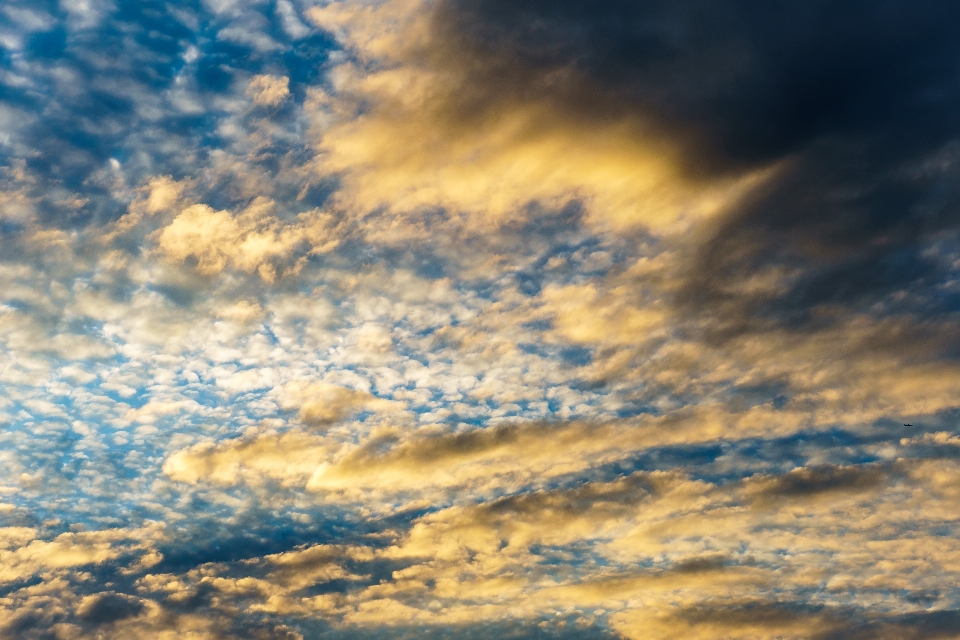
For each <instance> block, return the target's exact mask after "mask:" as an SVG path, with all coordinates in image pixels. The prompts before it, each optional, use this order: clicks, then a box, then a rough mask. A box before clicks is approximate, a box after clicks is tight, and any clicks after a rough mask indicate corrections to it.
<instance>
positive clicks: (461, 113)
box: [308, 1, 756, 237]
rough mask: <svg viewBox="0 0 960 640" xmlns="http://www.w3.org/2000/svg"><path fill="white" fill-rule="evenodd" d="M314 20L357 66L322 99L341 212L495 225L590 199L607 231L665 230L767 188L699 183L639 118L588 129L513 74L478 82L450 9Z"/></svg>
mask: <svg viewBox="0 0 960 640" xmlns="http://www.w3.org/2000/svg"><path fill="white" fill-rule="evenodd" d="M308 15H309V17H310V18H311V20H313V22H314V23H315V24H317V25H318V26H319V27H321V28H324V29H326V30H328V31H331V32H332V33H334V34H336V35H337V37H338V38H339V39H340V40H341V41H342V42H343V43H344V45H345V46H346V47H347V48H348V50H350V51H351V53H352V54H353V56H355V58H356V60H357V63H353V62H346V63H344V64H342V65H340V66H339V67H337V68H336V69H335V70H334V71H332V72H331V78H332V81H333V92H332V93H321V92H315V93H314V94H313V98H312V103H311V109H312V110H313V111H314V112H316V113H317V114H318V115H317V117H318V118H324V119H326V120H328V121H330V120H332V126H329V125H328V126H326V127H324V128H323V129H322V130H319V131H318V138H319V140H318V150H319V151H320V153H321V156H320V168H322V169H323V170H325V171H329V172H334V173H337V174H340V175H342V178H341V179H342V183H343V187H344V188H343V189H342V191H341V192H340V193H338V195H337V198H338V202H339V203H340V204H341V206H344V207H349V208H350V209H352V210H355V211H357V212H358V213H359V214H361V215H364V214H366V213H367V212H369V211H374V210H378V209H386V210H388V211H390V212H391V213H394V214H395V215H396V217H397V218H399V219H400V220H403V219H404V218H403V216H405V215H407V214H410V213H413V214H416V213H417V212H418V211H419V210H424V209H430V208H434V207H444V208H447V209H449V210H450V212H451V214H452V215H454V216H457V215H461V214H463V215H467V216H469V217H468V219H467V224H468V225H469V226H472V227H476V228H484V227H486V226H489V225H490V224H497V223H498V222H503V221H505V220H509V219H512V218H514V217H516V216H518V215H523V214H522V212H523V210H524V208H525V207H526V206H528V205H530V204H540V205H541V206H544V207H547V208H562V207H563V206H564V205H566V204H568V203H570V202H574V201H582V202H584V203H586V205H587V209H588V212H589V216H590V219H591V220H593V221H595V222H596V223H597V224H598V225H600V226H607V227H611V226H612V227H614V228H623V227H630V226H632V225H646V226H650V227H654V228H657V229H663V228H665V227H670V226H671V225H675V224H676V223H677V222H678V221H681V220H686V219H696V218H698V217H701V216H704V215H711V214H714V213H716V212H717V211H719V210H722V209H723V208H724V207H725V206H726V205H728V204H729V203H730V202H732V201H734V200H735V199H736V198H737V197H738V195H739V194H740V193H742V192H743V190H744V189H745V188H747V187H748V186H749V185H750V184H751V183H752V182H753V181H755V180H756V177H755V176H754V175H752V174H750V175H744V176H737V177H733V178H729V179H728V178H724V179H720V180H716V181H711V182H707V183H705V182H703V181H699V180H696V179H692V178H688V177H687V176H684V174H683V172H682V171H681V170H680V169H679V167H678V166H677V164H676V158H675V153H674V150H673V149H672V147H671V144H670V143H669V141H667V140H664V139H663V138H662V137H660V136H658V135H656V134H655V133H654V131H653V127H650V126H648V125H647V124H646V123H644V122H642V121H640V120H638V119H637V118H635V117H632V116H631V115H630V114H620V115H618V116H613V117H610V118H605V119H602V120H601V119H596V120H590V119H583V118H577V117H575V114H573V113H570V112H568V111H566V110H565V109H564V108H563V106H562V105H563V104H564V103H563V102H562V101H561V100H551V98H552V97H554V96H552V95H551V92H550V91H549V89H547V91H546V92H545V93H543V94H538V93H537V92H536V91H535V90H529V91H526V92H524V93H523V95H518V93H517V92H515V91H514V88H515V87H514V85H513V84H512V83H513V82H514V81H515V80H516V79H515V78H513V77H511V74H510V73H509V70H508V72H507V73H506V74H504V75H500V76H499V77H498V79H497V81H496V86H494V83H493V82H492V81H491V79H490V78H479V79H478V78H474V77H471V73H470V69H471V67H470V63H469V61H468V58H467V57H465V54H466V50H458V49H456V47H454V46H451V43H450V42H447V41H446V38H447V37H448V35H447V34H446V33H445V32H444V30H443V28H442V27H443V25H442V24H441V22H442V16H443V15H444V7H443V5H442V4H441V5H438V6H437V8H436V9H434V8H432V6H431V5H430V4H427V3H419V2H404V1H396V2H387V3H383V4H380V5H375V6H365V5H352V4H349V3H332V4H328V5H325V6H323V7H315V8H313V9H311V10H310V12H309V13H308ZM438 27H440V28H438ZM449 37H450V38H451V40H453V39H455V38H456V36H449ZM461 41H463V42H464V44H467V45H468V46H469V40H463V39H462V38H461ZM474 60H476V61H477V62H478V63H479V64H480V65H485V64H488V63H489V62H490V60H489V57H484V56H481V57H478V58H474ZM497 71H499V70H497ZM494 73H496V72H494ZM514 75H515V74H514ZM555 80H556V82H557V83H563V82H564V75H563V74H562V73H558V74H557V75H556V76H555ZM498 87H499V88H498ZM355 105H356V106H355ZM359 105H363V110H362V111H360V110H358V106H359ZM321 114H322V115H321ZM388 228H390V227H388ZM401 228H402V227H401ZM397 230H398V229H397V228H395V227H394V232H396V231H397ZM385 232H386V230H384V231H381V232H380V233H381V234H383V233H385ZM408 233H409V232H408ZM375 237H382V235H380V236H375Z"/></svg>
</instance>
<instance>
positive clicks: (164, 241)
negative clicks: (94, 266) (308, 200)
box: [156, 198, 340, 282]
mask: <svg viewBox="0 0 960 640" xmlns="http://www.w3.org/2000/svg"><path fill="white" fill-rule="evenodd" d="M273 207H274V203H273V202H272V201H270V200H268V199H265V198H258V199H257V200H255V201H254V202H253V203H251V204H250V206H249V207H247V208H246V209H245V210H243V211H242V212H240V213H239V214H238V215H232V214H230V213H229V212H227V211H214V210H213V209H211V208H210V207H208V206H206V205H202V204H197V205H193V206H190V207H187V208H186V209H184V210H183V211H182V212H181V213H180V214H179V215H178V216H177V217H176V218H174V219H173V222H171V223H170V224H169V225H168V226H166V227H164V228H163V229H162V230H160V231H159V232H157V234H156V240H157V247H158V250H159V251H160V253H161V255H163V256H164V257H165V258H166V259H167V260H170V261H173V262H180V263H182V262H184V261H186V260H192V261H194V263H195V265H196V269H197V271H198V272H200V273H202V274H206V275H212V274H216V273H220V272H221V271H223V270H224V269H226V268H228V267H232V268H236V269H239V270H241V271H246V272H256V273H257V274H259V275H260V277H261V278H263V279H264V280H266V281H268V282H271V281H273V280H274V279H275V278H276V277H277V271H278V268H277V263H278V262H280V263H282V261H284V260H286V259H288V258H289V257H292V256H293V255H294V254H295V252H296V251H297V249H299V248H300V247H301V246H305V247H306V250H305V251H303V254H304V255H316V254H321V253H325V252H327V251H330V250H331V249H332V248H334V247H336V245H337V244H338V242H339V241H340V239H339V238H338V237H337V236H336V231H335V227H336V224H335V221H334V219H333V218H332V216H330V215H329V214H323V213H320V212H311V213H304V214H300V215H299V216H298V220H297V222H296V223H294V224H289V225H283V224H282V223H280V222H279V221H278V220H277V218H276V217H274V216H273V215H272V214H273ZM293 268H294V269H295V268H296V267H295V266H294V267H293Z"/></svg>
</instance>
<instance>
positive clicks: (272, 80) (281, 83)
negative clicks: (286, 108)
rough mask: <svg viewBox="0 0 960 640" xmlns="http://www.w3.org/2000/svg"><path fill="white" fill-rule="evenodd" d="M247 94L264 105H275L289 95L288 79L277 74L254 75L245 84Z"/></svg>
mask: <svg viewBox="0 0 960 640" xmlns="http://www.w3.org/2000/svg"><path fill="white" fill-rule="evenodd" d="M247 95H248V96H250V97H251V98H253V101H254V102H256V103H257V104H259V105H261V106H264V107H276V106H279V105H280V104H282V103H283V102H284V101H286V100H287V99H288V98H289V97H290V79H289V78H283V77H278V76H269V75H260V76H254V77H253V79H252V80H250V84H248V85H247Z"/></svg>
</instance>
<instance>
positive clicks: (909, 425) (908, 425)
mask: <svg viewBox="0 0 960 640" xmlns="http://www.w3.org/2000/svg"><path fill="white" fill-rule="evenodd" d="M903 426H905V427H912V426H913V425H912V424H905V425H903Z"/></svg>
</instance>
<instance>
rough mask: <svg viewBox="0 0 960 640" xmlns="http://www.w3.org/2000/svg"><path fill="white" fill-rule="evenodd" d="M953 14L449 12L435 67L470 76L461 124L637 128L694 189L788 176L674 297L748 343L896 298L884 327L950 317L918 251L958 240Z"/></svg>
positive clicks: (958, 50)
mask: <svg viewBox="0 0 960 640" xmlns="http://www.w3.org/2000/svg"><path fill="white" fill-rule="evenodd" d="M958 18H960V8H958V7H957V6H956V5H955V4H954V3H948V2H925V3H913V2H906V1H901V0H894V1H888V2H880V3H868V2H849V3H840V4H838V3H832V2H825V1H815V2H807V3H800V4H798V3H790V2H754V1H750V0H739V1H728V2H709V1H703V0H694V1H683V2H627V1H614V2H606V3H600V4H597V3H587V2H578V1H568V2H542V1H536V0H528V1H520V2H506V1H500V0H447V1H445V2H442V3H441V4H440V5H439V7H438V8H437V9H436V11H435V14H434V16H433V23H432V24H433V29H434V35H435V40H434V43H433V45H432V47H433V48H432V49H428V50H427V53H426V56H427V57H428V58H429V56H437V58H436V59H438V60H439V59H441V58H442V59H443V60H444V63H443V64H444V68H445V70H447V71H448V72H452V73H453V74H455V75H456V76H457V77H458V78H459V80H458V83H459V84H457V89H458V91H456V92H451V95H450V97H449V100H448V102H449V105H448V109H447V111H448V114H449V117H450V118H451V119H452V121H453V122H455V123H461V124H462V123H464V122H470V121H473V120H481V119H483V118H484V117H486V116H488V115H490V114H491V113H495V112H496V111H497V110H500V109H509V108H511V106H512V105H516V104H523V103H541V102H544V101H546V102H550V103H552V104H553V105H554V107H555V109H556V111H557V112H558V113H560V114H562V115H561V116H560V117H562V118H568V119H570V121H571V122H573V123H577V122H580V123H588V122H602V121H607V122H608V121H622V122H633V123H635V124H636V126H637V127H638V130H639V131H641V135H643V136H645V137H647V138H653V139H657V138H659V139H661V140H665V141H666V142H667V143H668V144H669V145H671V146H673V147H675V148H678V149H679V154H680V163H681V165H682V166H683V167H685V170H686V171H687V172H688V173H689V174H690V175H692V176H699V177H709V176H718V175H725V174H728V173H730V172H738V171H743V170H748V169H751V168H757V167H761V166H770V164H771V163H778V164H777V166H778V169H777V170H776V172H775V173H774V175H773V177H772V178H770V179H769V180H768V181H767V182H766V183H765V184H764V186H763V187H762V188H761V189H760V190H758V191H757V192H755V193H754V194H752V195H751V197H749V198H748V199H747V200H746V201H745V202H743V203H741V204H740V205H739V206H738V207H737V208H736V210H735V211H732V212H730V213H729V214H728V215H727V216H726V217H724V218H723V219H721V220H720V221H719V222H718V223H717V225H716V226H715V228H714V229H713V231H712V233H711V234H710V237H709V238H707V239H706V241H705V242H703V243H702V246H701V247H700V250H699V252H698V253H697V256H696V259H695V260H694V264H693V267H692V269H691V276H690V280H689V283H688V285H687V287H686V288H685V290H684V295H682V296H681V300H682V302H683V303H684V304H685V305H686V308H689V309H698V310H704V309H706V310H708V311H709V312H710V313H711V314H713V315H716V314H717V312H720V313H721V314H722V315H724V316H725V322H724V325H725V328H726V329H728V330H734V331H740V330H744V329H746V328H748V327H751V326H752V327H754V328H755V327H756V326H757V325H756V324H755V322H754V320H755V319H756V318H757V317H765V318H766V319H767V320H768V321H773V322H775V323H788V324H793V325H794V326H802V325H805V324H806V323H808V322H809V321H810V320H811V318H810V316H809V311H810V310H811V309H814V308H818V307H823V306H824V305H836V304H840V305H852V306H854V307H855V308H867V307H868V305H871V304H873V303H875V302H877V301H878V300H883V299H885V298H887V297H888V296H890V294H892V293H894V292H896V291H899V290H904V289H909V290H910V291H911V292H912V294H913V295H912V296H908V297H907V298H906V299H904V298H902V297H901V298H898V300H897V301H894V302H891V303H890V305H889V307H888V308H884V309H883V310H882V311H883V312H890V311H901V312H903V311H914V310H916V308H917V307H919V308H920V312H921V313H936V312H940V311H944V310H949V309H952V308H954V307H955V306H956V302H957V301H956V300H953V299H946V298H944V296H943V295H942V294H939V293H938V290H937V286H938V285H940V284H942V282H943V281H944V280H945V279H947V278H949V277H950V268H948V267H945V266H944V264H943V261H938V260H937V256H936V255H935V253H934V254H931V252H929V251H927V252H926V253H925V252H924V251H925V250H926V249H927V248H928V245H929V244H930V243H931V242H932V241H933V240H934V239H935V238H936V237H938V235H937V234H943V233H948V232H951V231H953V230H955V229H956V227H957V226H958V224H960V209H958V204H960V190H958V187H957V186H956V185H957V184H958V181H957V177H958V164H957V151H956V148H955V147H954V146H951V142H953V141H954V140H956V139H957V137H958V134H960V120H958V119H957V114H958V112H960V108H958V107H960V92H958V89H960V83H958V80H960V77H958V63H960V40H958V39H957V38H956V37H955V30H954V29H953V27H952V25H955V24H956V23H957V21H958ZM451 61H452V62H451ZM774 268H783V269H787V270H788V271H789V274H790V276H789V278H788V279H786V280H784V281H782V282H781V286H780V287H779V288H778V290H777V291H776V292H769V291H768V292H763V293H756V292H754V293H750V294H746V293H744V292H743V291H742V290H741V288H740V285H742V283H743V282H744V281H745V280H747V279H748V278H750V277H751V276H755V275H758V274H762V273H763V272H764V271H766V270H769V269H774Z"/></svg>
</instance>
